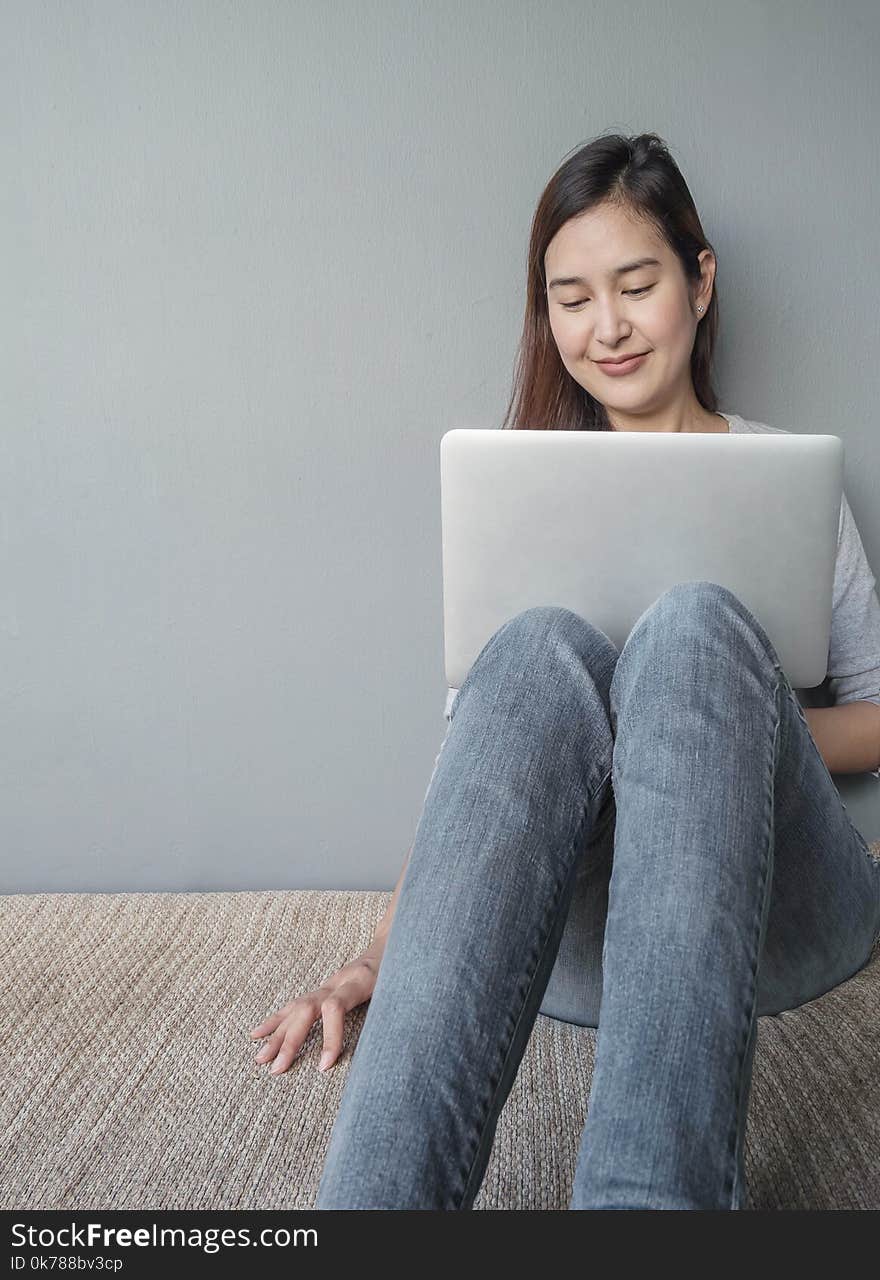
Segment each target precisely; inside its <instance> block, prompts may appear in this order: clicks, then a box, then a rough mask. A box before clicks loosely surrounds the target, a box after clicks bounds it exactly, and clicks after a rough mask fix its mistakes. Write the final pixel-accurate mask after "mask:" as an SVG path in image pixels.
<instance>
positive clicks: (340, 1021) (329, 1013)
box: [318, 995, 346, 1071]
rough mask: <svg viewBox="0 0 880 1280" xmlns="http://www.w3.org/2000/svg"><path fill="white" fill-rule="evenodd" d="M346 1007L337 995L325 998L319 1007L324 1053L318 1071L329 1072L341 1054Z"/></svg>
mask: <svg viewBox="0 0 880 1280" xmlns="http://www.w3.org/2000/svg"><path fill="white" fill-rule="evenodd" d="M345 1014H346V1007H345V1004H344V1002H343V1001H342V1000H341V999H340V998H339V996H337V995H333V996H327V997H326V998H325V999H324V1002H323V1004H322V1005H321V1018H322V1020H323V1023H324V1051H323V1053H322V1054H321V1061H320V1062H319V1063H318V1070H319V1071H329V1069H330V1068H331V1067H332V1066H333V1063H334V1062H335V1061H336V1059H337V1058H338V1057H339V1055H340V1053H341V1052H342V1041H343V1029H344V1027H345Z"/></svg>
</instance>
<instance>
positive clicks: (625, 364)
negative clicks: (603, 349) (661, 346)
mask: <svg viewBox="0 0 880 1280" xmlns="http://www.w3.org/2000/svg"><path fill="white" fill-rule="evenodd" d="M650 354H651V353H650V351H640V352H638V353H637V354H636V355H633V356H625V357H624V358H623V359H622V360H597V361H596V362H595V363H596V364H597V365H598V367H599V368H600V369H601V370H602V372H603V373H610V374H618V373H629V372H630V371H631V370H632V369H638V368H639V367H640V366H641V364H642V362H643V361H644V360H645V359H647V357H648V356H649V355H650Z"/></svg>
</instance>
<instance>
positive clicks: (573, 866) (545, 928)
mask: <svg viewBox="0 0 880 1280" xmlns="http://www.w3.org/2000/svg"><path fill="white" fill-rule="evenodd" d="M590 803H591V801H589V800H588V801H587V802H586V803H585V804H584V809H583V813H582V814H581V820H580V822H579V823H578V827H577V831H576V832H575V835H574V838H573V840H572V844H571V850H572V860H571V863H570V865H569V868H568V871H567V873H566V874H565V875H564V876H562V877H561V879H560V880H559V882H558V884H557V886H556V893H555V895H554V898H553V902H552V903H551V905H550V909H549V910H548V912H547V916H546V918H545V920H544V921H543V923H542V929H541V931H540V934H539V938H541V939H542V940H541V941H539V943H538V947H537V953H536V955H535V959H534V963H533V966H532V970H531V974H530V975H529V976H528V985H527V987H526V989H525V992H524V994H523V998H522V1003H521V1005H520V1009H519V1013H518V1014H517V1017H516V1020H515V1022H514V1024H513V1027H512V1029H511V1032H510V1035H509V1037H508V1040H507V1047H506V1049H505V1050H504V1056H503V1058H502V1061H501V1067H500V1069H499V1071H498V1076H497V1079H496V1082H495V1086H494V1088H493V1089H492V1092H491V1095H490V1097H489V1101H488V1105H487V1106H486V1107H485V1108H484V1112H483V1117H482V1119H481V1121H480V1123H479V1126H478V1138H477V1145H476V1149H475V1151H474V1154H473V1157H472V1158H471V1162H470V1164H469V1166H468V1168H467V1173H466V1175H465V1181H464V1187H463V1188H462V1191H461V1193H460V1195H459V1197H458V1203H457V1205H456V1207H457V1208H459V1209H460V1208H461V1206H462V1204H463V1203H464V1202H465V1201H466V1200H467V1199H468V1197H469V1195H470V1193H471V1181H472V1179H473V1175H474V1170H475V1169H476V1168H477V1166H478V1163H479V1161H480V1159H481V1156H482V1152H483V1140H484V1137H485V1134H486V1126H487V1121H488V1117H489V1116H490V1115H491V1113H492V1109H493V1107H494V1105H495V1100H496V1099H497V1097H498V1091H499V1088H500V1086H501V1083H502V1081H503V1080H504V1074H505V1071H506V1069H507V1065H508V1062H509V1061H510V1053H511V1049H512V1047H513V1045H514V1043H515V1041H516V1035H517V1032H518V1031H519V1028H520V1025H521V1024H522V1020H523V1017H524V1015H525V1011H526V1009H527V1007H528V1004H529V997H530V995H531V994H532V990H533V988H534V985H535V978H536V976H537V974H538V971H539V969H540V968H541V961H542V960H543V958H544V954H545V952H546V950H547V941H548V939H549V937H550V935H551V933H552V932H553V924H554V921H555V919H556V916H557V914H558V912H559V904H560V899H561V897H562V895H563V893H564V891H565V888H566V886H567V885H568V883H569V881H570V880H571V879H572V878H573V877H574V876H575V875H576V872H577V866H578V860H577V858H576V857H575V856H574V851H575V850H576V848H577V846H578V841H579V839H580V836H581V833H582V831H583V829H584V824H585V822H586V818H587V814H588V812H589V811H590ZM536 1016H537V1014H536ZM524 1051H525V1047H524ZM499 1115H500V1112H499ZM495 1120H496V1124H497V1120H498V1116H496V1118H495ZM474 1198H475V1196H474Z"/></svg>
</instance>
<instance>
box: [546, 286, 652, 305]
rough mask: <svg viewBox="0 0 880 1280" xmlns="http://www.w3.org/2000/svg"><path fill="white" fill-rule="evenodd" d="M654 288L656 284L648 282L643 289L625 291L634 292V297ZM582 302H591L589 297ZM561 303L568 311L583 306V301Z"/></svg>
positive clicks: (625, 291) (625, 290)
mask: <svg viewBox="0 0 880 1280" xmlns="http://www.w3.org/2000/svg"><path fill="white" fill-rule="evenodd" d="M653 288H654V286H653V285H652V284H646V285H643V286H642V287H641V289H624V293H629V294H632V296H633V297H634V298H637V297H639V295H640V294H643V293H647V292H648V290H649V289H653ZM582 302H589V298H583V299H582ZM561 305H562V306H563V307H564V308H565V310H566V311H571V310H573V309H574V307H579V306H581V302H563V303H562V304H561Z"/></svg>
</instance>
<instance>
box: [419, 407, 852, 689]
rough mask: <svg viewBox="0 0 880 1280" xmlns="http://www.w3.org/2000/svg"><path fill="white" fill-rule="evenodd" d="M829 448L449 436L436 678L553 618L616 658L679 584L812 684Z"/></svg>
mask: <svg viewBox="0 0 880 1280" xmlns="http://www.w3.org/2000/svg"><path fill="white" fill-rule="evenodd" d="M843 453H844V450H843V441H842V440H841V439H840V438H839V437H838V436H832V435H797V434H794V433H785V434H779V435H776V434H773V435H769V434H745V433H743V434H741V435H740V434H736V435H728V434H726V433H720V432H719V433H718V434H715V433H712V432H705V433H702V432H694V433H679V432H639V431H512V430H501V429H499V428H491V429H486V430H483V429H479V428H476V429H475V428H457V429H455V430H452V431H447V432H446V434H445V435H444V436H443V438H442V440H441V442H440V494H441V520H442V536H443V625H444V643H445V666H446V680H447V683H448V685H449V686H450V687H451V688H460V687H461V685H462V682H463V681H464V678H465V676H466V675H467V673H468V671H469V670H470V668H471V666H472V664H473V662H474V661H475V659H476V658H477V656H478V655H479V653H480V651H481V650H482V649H483V647H484V646H485V644H486V643H487V642H488V641H489V640H490V639H491V637H492V635H493V634H494V632H495V631H497V630H498V628H499V627H500V626H501V625H502V623H504V622H506V621H508V619H510V618H512V617H514V616H515V615H516V614H517V613H520V612H521V611H522V610H523V609H528V608H531V607H532V606H534V605H547V604H550V605H563V606H565V607H566V608H568V609H572V610H573V611H574V612H575V613H578V614H580V615H581V617H583V618H586V619H588V620H589V621H590V622H592V623H593V624H594V626H597V627H598V628H599V629H600V630H601V631H604V632H605V634H606V635H607V636H608V637H609V638H610V639H611V640H612V641H613V642H614V644H615V645H616V646H617V648H618V649H622V648H623V645H624V643H625V641H626V638H627V636H628V635H629V633H630V631H631V630H632V628H633V625H634V624H635V622H636V621H637V620H638V618H639V617H640V616H641V614H642V613H643V612H644V611H645V610H646V609H647V608H648V606H649V605H650V604H652V603H653V602H654V601H655V600H656V599H657V597H658V596H659V595H660V594H661V593H662V592H663V591H665V590H666V589H667V588H668V587H671V586H673V585H675V584H676V583H679V582H689V581H695V580H700V579H707V580H709V581H712V582H718V583H720V584H721V585H722V586H725V587H728V588H729V589H730V590H731V591H733V592H735V593H736V595H737V596H739V598H740V599H741V600H742V602H743V603H744V604H745V605H746V606H747V607H748V608H749V609H750V610H751V611H752V613H753V614H754V615H755V617H756V618H757V619H758V621H759V622H760V623H761V625H762V626H763V628H764V630H765V631H766V632H767V634H768V636H769V637H770V640H771V641H772V643H773V645H774V647H775V649H776V651H777V654H778V655H779V659H780V662H781V663H782V668H783V670H784V672H785V674H786V676H787V677H788V679H789V682H790V684H791V685H792V687H793V688H802V689H806V688H812V687H813V686H814V685H818V684H821V682H822V681H823V680H824V678H825V674H826V668H827V662H828V645H829V638H830V634H831V608H832V589H833V584H834V566H835V561H836V558H837V533H838V522H839V517H840V500H841V495H842V492H843V460H844V459H843Z"/></svg>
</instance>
